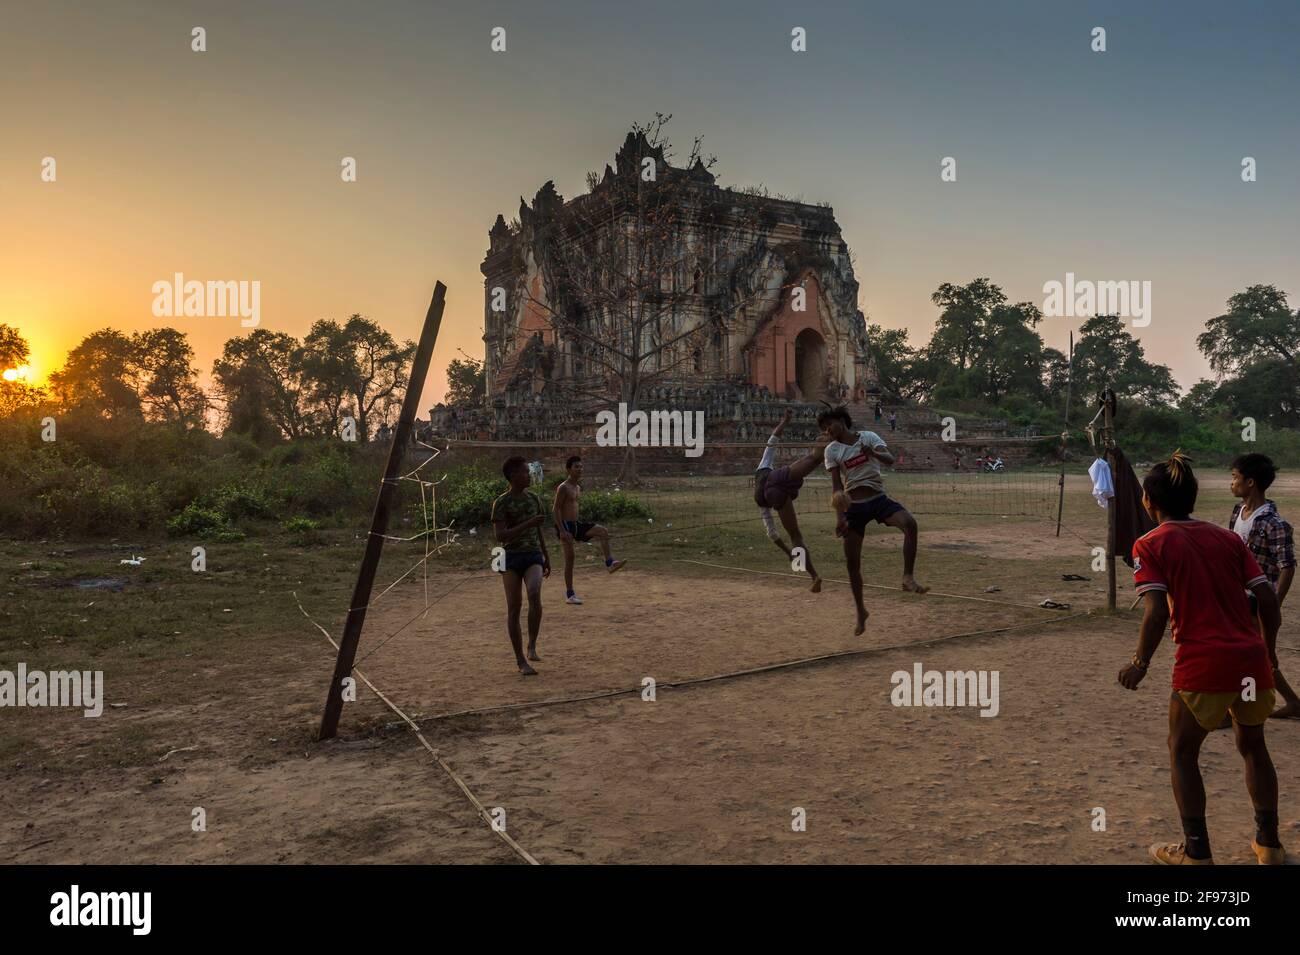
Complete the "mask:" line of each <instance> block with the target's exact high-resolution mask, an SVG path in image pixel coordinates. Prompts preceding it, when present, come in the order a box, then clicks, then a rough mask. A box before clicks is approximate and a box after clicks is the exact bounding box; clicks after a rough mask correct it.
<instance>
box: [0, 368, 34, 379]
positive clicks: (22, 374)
mask: <svg viewBox="0 0 1300 955" xmlns="http://www.w3.org/2000/svg"><path fill="white" fill-rule="evenodd" d="M31 376H32V369H31V366H30V365H19V366H18V367H17V368H6V369H5V370H4V374H3V375H0V377H3V378H4V380H5V381H28V380H30V379H31Z"/></svg>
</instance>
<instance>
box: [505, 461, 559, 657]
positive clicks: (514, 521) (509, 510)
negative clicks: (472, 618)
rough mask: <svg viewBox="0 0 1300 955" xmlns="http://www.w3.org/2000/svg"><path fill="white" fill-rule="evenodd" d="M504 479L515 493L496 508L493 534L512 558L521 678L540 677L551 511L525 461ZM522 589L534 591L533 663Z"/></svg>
mask: <svg viewBox="0 0 1300 955" xmlns="http://www.w3.org/2000/svg"><path fill="white" fill-rule="evenodd" d="M501 473H502V474H504V475H505V476H506V480H507V481H509V482H510V489H509V490H508V491H506V492H505V493H504V494H502V495H501V496H500V497H498V498H497V499H496V500H495V501H493V502H492V530H493V532H494V533H495V535H496V540H497V543H498V544H500V545H501V546H502V547H503V548H505V552H506V569H505V572H504V573H503V574H502V575H501V580H502V582H503V583H504V584H505V588H506V629H507V630H508V631H509V633H510V645H511V646H513V647H514V650H515V663H516V664H517V665H518V667H519V672H520V673H522V674H523V675H524V676H536V675H537V671H536V670H534V669H533V668H532V666H531V665H529V663H528V660H540V659H541V657H539V656H538V655H537V632H538V631H539V630H540V629H541V627H542V578H543V577H549V576H550V575H551V558H550V555H549V554H547V552H546V541H545V540H543V539H542V532H541V526H542V525H543V524H545V523H546V511H545V509H544V508H543V507H542V500H541V498H539V497H538V496H537V495H536V494H534V493H533V492H532V491H530V490H528V481H529V474H528V462H527V461H525V460H524V459H523V458H521V457H519V455H515V456H513V457H509V458H506V460H505V463H503V464H502V465H501ZM521 585H522V586H523V587H527V588H528V659H524V646H523V635H522V634H521V633H520V631H519V610H520V607H521V605H522V603H523V601H522V595H521V593H520V587H521Z"/></svg>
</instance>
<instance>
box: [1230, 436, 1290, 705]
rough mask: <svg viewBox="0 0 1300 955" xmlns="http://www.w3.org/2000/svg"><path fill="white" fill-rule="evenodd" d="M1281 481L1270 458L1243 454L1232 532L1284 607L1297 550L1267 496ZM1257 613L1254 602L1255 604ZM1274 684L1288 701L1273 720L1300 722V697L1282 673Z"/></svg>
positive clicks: (1236, 465) (1235, 475) (1236, 464)
mask: <svg viewBox="0 0 1300 955" xmlns="http://www.w3.org/2000/svg"><path fill="white" fill-rule="evenodd" d="M1275 477H1277V468H1276V467H1274V466H1273V462H1272V460H1271V459H1269V458H1268V456H1267V455H1263V454H1257V453H1252V454H1243V455H1241V457H1239V458H1237V459H1236V460H1235V461H1233V462H1232V483H1231V485H1230V490H1231V491H1232V496H1233V497H1238V498H1241V503H1240V504H1238V505H1236V506H1235V507H1234V508H1233V509H1232V517H1231V518H1229V519H1228V529H1229V530H1231V531H1234V532H1235V533H1236V534H1237V535H1238V536H1239V537H1240V538H1241V539H1242V540H1243V541H1244V542H1245V544H1246V547H1247V548H1248V549H1249V550H1250V552H1251V554H1252V555H1254V558H1255V561H1256V562H1257V563H1258V564H1259V569H1260V570H1262V571H1263V572H1264V575H1265V576H1266V577H1268V582H1269V583H1270V584H1271V585H1272V586H1273V590H1274V591H1275V592H1276V593H1277V602H1278V605H1279V606H1280V605H1281V604H1282V602H1283V601H1284V600H1285V599H1286V594H1287V591H1288V590H1290V589H1291V581H1292V580H1293V579H1294V577H1295V566H1296V565H1295V548H1294V546H1293V545H1292V539H1291V525H1290V524H1288V523H1287V522H1286V521H1284V520H1282V517H1281V516H1280V515H1279V514H1278V512H1277V505H1275V504H1274V503H1273V502H1272V501H1270V500H1268V499H1267V498H1265V497H1264V493H1265V492H1266V491H1267V490H1268V489H1269V486H1270V485H1272V483H1273V479H1274V478H1275ZM1251 609H1252V610H1254V609H1255V606H1254V600H1253V598H1252V600H1251ZM1273 682H1274V684H1275V685H1276V688H1277V691H1278V693H1280V694H1281V695H1282V699H1283V700H1284V701H1285V702H1284V703H1283V705H1282V706H1281V707H1280V708H1278V709H1277V710H1274V711H1273V714H1272V715H1273V716H1274V717H1275V718H1278V719H1296V718H1300V697H1297V696H1296V692H1295V690H1293V689H1292V688H1291V685H1290V684H1289V683H1287V681H1286V678H1285V677H1283V676H1282V673H1281V672H1280V671H1277V670H1275V671H1274V672H1273Z"/></svg>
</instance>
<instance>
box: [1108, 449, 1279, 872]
mask: <svg viewBox="0 0 1300 955" xmlns="http://www.w3.org/2000/svg"><path fill="white" fill-rule="evenodd" d="M1196 491H1197V485H1196V475H1195V474H1193V473H1192V467H1191V462H1190V459H1189V458H1187V456H1186V455H1184V454H1183V453H1182V452H1180V451H1175V452H1174V454H1173V457H1171V458H1170V459H1169V460H1168V461H1166V462H1164V463H1161V464H1157V465H1156V466H1155V467H1153V468H1152V469H1151V470H1150V472H1148V474H1147V476H1146V479H1145V480H1144V481H1143V482H1142V505H1143V506H1144V507H1145V508H1146V510H1147V513H1148V514H1150V515H1151V519H1152V520H1154V521H1155V522H1156V524H1157V526H1156V528H1155V530H1153V531H1150V532H1148V533H1147V534H1144V535H1143V536H1142V537H1140V538H1138V540H1137V541H1136V542H1135V543H1134V544H1133V581H1134V583H1135V584H1136V587H1137V592H1138V594H1140V595H1143V596H1144V599H1145V600H1146V612H1145V614H1144V616H1143V618H1142V629H1141V632H1140V635H1139V637H1138V646H1137V652H1136V653H1134V654H1133V662H1132V663H1130V664H1129V665H1128V666H1126V667H1125V668H1124V669H1122V670H1120V671H1119V682H1120V685H1121V686H1123V687H1125V688H1126V689H1129V690H1136V689H1137V688H1138V684H1140V683H1141V682H1142V679H1143V677H1145V676H1146V674H1147V668H1148V667H1149V666H1150V664H1151V658H1152V656H1154V655H1155V652H1156V648H1157V647H1159V646H1160V641H1161V640H1162V639H1163V637H1164V635H1165V625H1166V624H1167V623H1168V622H1169V620H1170V618H1171V617H1172V619H1173V634H1174V643H1175V644H1176V645H1177V650H1176V651H1175V652H1174V679H1173V683H1174V689H1173V694H1172V695H1171V696H1170V698H1169V762H1170V769H1171V776H1172V781H1173V788H1174V799H1175V801H1176V802H1177V803H1178V814H1179V815H1180V816H1181V817H1182V821H1183V838H1184V841H1183V842H1181V843H1176V844H1172V845H1153V846H1152V847H1151V849H1150V853H1151V856H1152V858H1154V859H1155V860H1156V861H1157V862H1160V863H1163V864H1165V865H1212V864H1213V858H1212V856H1211V854H1210V836H1209V831H1208V830H1207V829H1206V826H1205V784H1204V783H1203V782H1202V781H1201V767H1200V760H1199V757H1200V751H1201V743H1202V742H1204V741H1205V737H1206V735H1207V734H1208V733H1209V732H1210V731H1211V730H1213V729H1214V728H1215V727H1217V726H1218V725H1219V722H1220V721H1221V720H1222V719H1223V717H1224V715H1225V714H1231V716H1232V722H1233V726H1234V728H1235V732H1236V736H1237V750H1238V752H1240V753H1241V756H1242V759H1243V760H1245V763H1246V788H1247V790H1249V792H1250V800H1251V802H1252V803H1253V804H1254V806H1255V830H1256V831H1255V840H1254V842H1252V843H1251V847H1252V848H1253V849H1254V850H1255V857H1256V859H1258V860H1259V863H1260V865H1281V864H1282V863H1283V862H1284V861H1285V858H1286V853H1285V851H1284V850H1283V848H1282V843H1281V841H1280V840H1279V839H1278V819H1277V772H1276V770H1274V768H1273V760H1272V759H1271V758H1270V756H1269V754H1268V747H1267V746H1266V745H1265V743H1264V723H1265V722H1266V721H1267V720H1268V716H1269V713H1270V712H1271V711H1272V709H1273V670H1274V668H1275V667H1276V666H1277V646H1276V644H1277V628H1278V623H1279V622H1280V621H1281V617H1280V615H1279V614H1278V609H1277V596H1276V595H1275V594H1274V593H1273V588H1272V587H1271V586H1269V582H1268V578H1267V577H1266V576H1264V573H1263V572H1262V571H1261V570H1260V569H1259V565H1258V564H1257V563H1255V558H1254V557H1252V556H1251V555H1250V551H1249V550H1247V549H1246V545H1245V544H1243V543H1242V542H1241V538H1240V537H1238V536H1237V535H1236V534H1234V533H1232V532H1231V531H1229V530H1225V529H1224V528H1222V527H1216V526H1215V525H1213V524H1209V523H1206V522H1205V521H1198V520H1193V519H1192V517H1191V513H1192V509H1193V508H1194V507H1195V506H1196ZM1247 590H1249V591H1250V592H1251V593H1253V594H1254V596H1255V599H1256V600H1257V601H1258V603H1259V621H1260V624H1259V625H1257V624H1256V622H1255V619H1254V618H1253V617H1252V616H1251V613H1250V606H1249V603H1248V602H1247V599H1246V598H1247V594H1246V591H1247ZM1261 629H1262V631H1263V636H1262V637H1261V635H1260V631H1261Z"/></svg>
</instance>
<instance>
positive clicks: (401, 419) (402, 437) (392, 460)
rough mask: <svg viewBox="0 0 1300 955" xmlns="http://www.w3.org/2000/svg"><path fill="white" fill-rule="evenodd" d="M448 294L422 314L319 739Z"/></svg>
mask: <svg viewBox="0 0 1300 955" xmlns="http://www.w3.org/2000/svg"><path fill="white" fill-rule="evenodd" d="M446 295H447V287H446V286H445V285H443V284H442V283H441V282H438V283H436V284H435V285H434V287H433V300H432V301H431V302H430V303H429V311H428V312H427V313H426V314H425V316H424V330H423V331H422V332H421V333H420V344H419V345H418V346H417V347H416V349H415V359H414V361H412V362H411V376H410V378H409V379H408V381H407V383H406V397H405V398H404V399H403V400H402V413H401V414H400V415H399V416H398V418H397V430H396V431H395V432H394V434H393V444H392V446H391V447H390V448H389V449H388V466H387V467H386V468H385V469H384V480H383V483H381V484H380V485H379V495H378V497H377V498H376V499H375V511H374V514H373V516H372V517H371V518H370V534H369V535H368V536H367V537H366V551H365V555H364V556H363V557H362V558H361V570H360V571H359V572H358V574H357V585H356V588H355V589H354V590H353V591H352V603H351V604H350V605H349V608H348V616H347V619H346V620H345V621H344V623H343V636H342V637H341V638H340V640H339V656H338V660H337V662H335V664H334V677H333V679H332V680H330V687H329V693H328V695H327V696H326V697H325V715H324V716H323V717H322V718H321V724H320V733H319V734H318V738H319V739H333V738H334V734H335V733H336V732H338V728H339V716H340V715H341V714H342V712H343V681H344V680H345V679H346V678H347V677H349V676H351V675H352V665H353V662H354V661H355V660H356V658H357V644H358V643H360V641H361V626H362V624H364V623H365V620H366V605H367V604H368V603H370V592H371V590H372V588H373V587H374V584H375V571H376V570H378V569H379V555H380V552H381V551H383V549H384V534H386V533H387V532H388V508H389V506H390V504H391V503H392V499H393V491H394V489H395V488H396V486H397V480H398V475H399V473H400V472H401V467H402V458H403V456H404V455H405V454H406V446H407V444H409V443H410V439H411V428H412V426H413V425H414V422H415V411H416V407H417V406H418V405H419V403H420V394H421V393H422V392H423V391H424V380H425V378H427V377H428V374H429V361H430V360H431V359H432V357H433V346H434V343H435V342H436V341H437V340H438V327H439V326H440V325H441V324H442V309H443V305H444V299H445V298H446Z"/></svg>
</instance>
